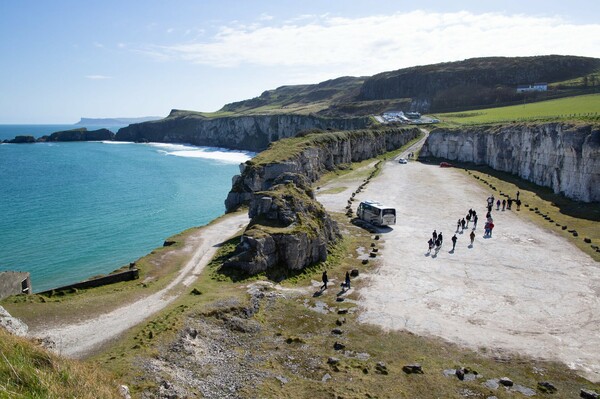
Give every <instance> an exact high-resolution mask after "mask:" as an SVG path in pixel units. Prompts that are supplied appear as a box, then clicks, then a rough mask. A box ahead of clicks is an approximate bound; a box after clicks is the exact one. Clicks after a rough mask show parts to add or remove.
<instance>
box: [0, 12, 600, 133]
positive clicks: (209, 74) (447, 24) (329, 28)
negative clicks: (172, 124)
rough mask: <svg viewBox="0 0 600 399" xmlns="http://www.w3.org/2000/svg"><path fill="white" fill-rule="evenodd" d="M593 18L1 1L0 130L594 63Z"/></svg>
mask: <svg viewBox="0 0 600 399" xmlns="http://www.w3.org/2000/svg"><path fill="white" fill-rule="evenodd" d="M598 15H600V2H599V1H590V0H571V1H552V0H548V1H539V0H525V1H523V0H519V1H513V0H505V1H482V0H478V1H458V0H457V1H447V0H444V1H428V0H420V1H418V2H416V1H413V2H408V1H387V0H382V1H378V0H372V1H354V0H339V1H336V0H320V1H316V0H315V1H313V0H304V1H296V0H272V1H267V0H257V1H252V0H239V1H233V0H220V1H210V0H203V1H201V0H194V1H192V0H178V1H158V0H139V1H134V0H103V1H81V0H75V1H71V0H53V1H46V0H37V1H34V0H0V124H9V123H22V124H44V123H76V122H77V121H78V120H79V118H81V117H89V118H110V117H141V116H166V115H168V113H169V112H170V110H171V109H187V110H195V111H207V112H210V111H216V110H218V109H220V108H221V107H222V106H223V105H224V104H226V103H229V102H234V101H240V100H244V99H248V98H252V97H256V96H259V95H260V94H261V93H262V92H263V91H265V90H270V89H275V88H277V87H279V86H282V85H292V84H307V83H318V82H321V81H324V80H327V79H333V78H336V77H340V76H368V75H373V74H376V73H379V72H384V71H390V70H395V69H400V68H404V67H409V66H415V65H426V64H432V63H438V62H447V61H458V60H463V59H466V58H472V57H485V56H532V55H547V54H562V55H578V56H588V57H600V18H598Z"/></svg>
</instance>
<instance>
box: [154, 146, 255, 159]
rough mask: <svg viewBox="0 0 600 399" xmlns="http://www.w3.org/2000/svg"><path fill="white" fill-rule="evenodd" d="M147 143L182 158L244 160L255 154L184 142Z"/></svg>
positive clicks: (167, 153) (164, 152)
mask: <svg viewBox="0 0 600 399" xmlns="http://www.w3.org/2000/svg"><path fill="white" fill-rule="evenodd" d="M148 145H150V146H153V147H156V148H160V150H159V152H160V153H162V154H165V155H173V156H176V157H184V158H205V159H212V160H215V161H219V162H223V163H242V162H246V161H247V160H249V159H250V158H252V157H254V156H255V155H256V154H255V153H253V152H250V151H236V150H228V149H226V148H219V147H196V146H191V145H184V144H166V143H149V144H148Z"/></svg>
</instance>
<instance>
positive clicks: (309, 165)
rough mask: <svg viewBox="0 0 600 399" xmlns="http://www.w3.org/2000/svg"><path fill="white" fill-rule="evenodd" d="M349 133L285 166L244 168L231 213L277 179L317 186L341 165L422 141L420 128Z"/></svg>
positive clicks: (228, 202) (231, 199) (230, 202)
mask: <svg viewBox="0 0 600 399" xmlns="http://www.w3.org/2000/svg"><path fill="white" fill-rule="evenodd" d="M348 133H349V134H347V135H345V136H344V137H341V138H338V139H326V138H325V137H324V138H323V140H322V141H321V142H317V143H315V145H314V146H310V147H307V148H305V149H303V150H302V151H301V152H300V153H298V154H296V155H293V156H291V157H290V158H289V159H287V160H284V161H281V162H277V163H273V164H267V165H260V166H254V165H245V166H244V167H240V170H241V175H240V176H236V177H235V178H234V179H233V186H232V189H231V191H230V192H229V194H228V195H227V199H226V200H225V207H226V208H227V212H231V211H233V210H234V209H236V208H237V207H238V206H239V205H241V204H243V203H248V202H249V201H250V200H251V198H252V196H253V193H254V192H256V191H264V190H268V189H269V188H270V187H272V186H273V184H274V181H275V179H276V178H277V177H278V176H281V175H283V174H285V173H294V174H299V175H303V176H305V177H306V178H307V179H308V180H309V182H315V181H317V180H318V179H319V178H320V177H321V175H322V174H323V173H325V172H327V171H330V170H333V169H335V168H336V167H337V166H338V165H341V164H346V163H351V162H359V161H362V160H365V159H369V158H373V157H376V156H378V155H381V154H383V153H385V152H388V151H392V150H395V149H397V148H400V147H402V146H403V145H404V144H406V143H408V142H409V141H410V140H412V139H414V138H416V137H418V136H419V134H420V131H419V129H417V128H413V129H399V128H389V129H386V130H380V131H371V130H364V131H362V130H361V131H355V132H348Z"/></svg>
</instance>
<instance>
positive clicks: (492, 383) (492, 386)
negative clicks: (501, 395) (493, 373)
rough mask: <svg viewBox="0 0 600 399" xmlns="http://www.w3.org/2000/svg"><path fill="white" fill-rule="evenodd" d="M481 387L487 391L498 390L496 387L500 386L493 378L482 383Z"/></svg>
mask: <svg viewBox="0 0 600 399" xmlns="http://www.w3.org/2000/svg"><path fill="white" fill-rule="evenodd" d="M483 385H484V386H485V387H487V388H489V389H498V387H499V386H500V385H499V384H498V379H497V378H494V379H491V380H487V381H486V382H484V383H483Z"/></svg>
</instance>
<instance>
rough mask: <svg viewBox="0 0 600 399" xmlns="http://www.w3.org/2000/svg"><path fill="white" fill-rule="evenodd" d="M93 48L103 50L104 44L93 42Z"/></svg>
mask: <svg viewBox="0 0 600 399" xmlns="http://www.w3.org/2000/svg"><path fill="white" fill-rule="evenodd" d="M94 47H97V48H104V44H102V43H98V42H94Z"/></svg>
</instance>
